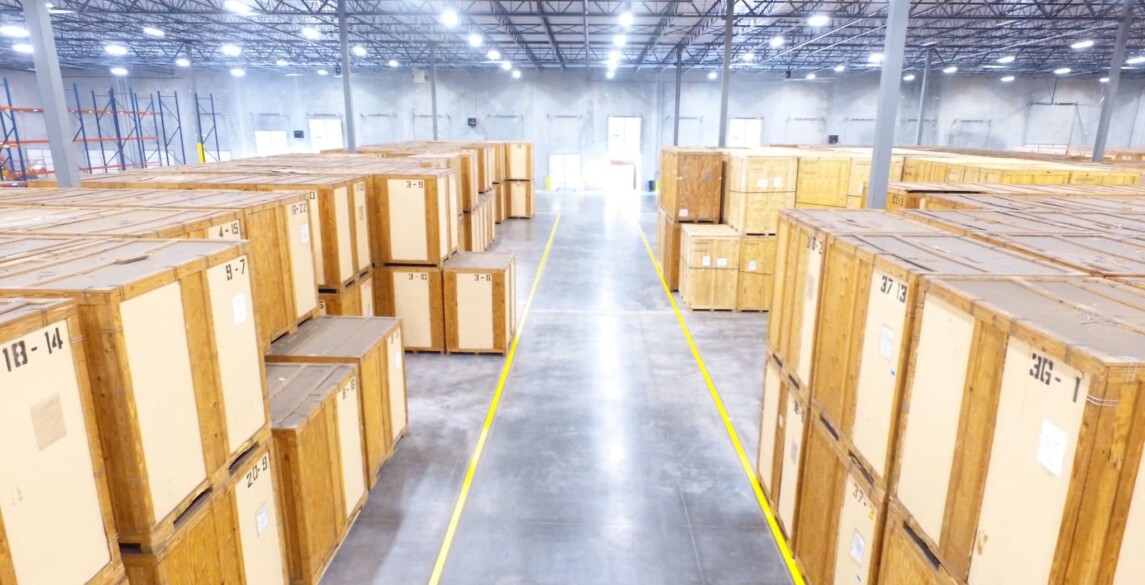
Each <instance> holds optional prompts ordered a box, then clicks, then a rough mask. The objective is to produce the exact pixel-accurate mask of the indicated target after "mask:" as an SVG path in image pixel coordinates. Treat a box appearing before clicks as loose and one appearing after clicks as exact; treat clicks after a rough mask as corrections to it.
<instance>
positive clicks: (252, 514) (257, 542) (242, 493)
mask: <svg viewBox="0 0 1145 585" xmlns="http://www.w3.org/2000/svg"><path fill="white" fill-rule="evenodd" d="M273 465H274V463H273V461H272V460H271V456H270V453H267V452H265V451H264V452H263V453H262V455H261V456H260V457H258V458H257V459H256V460H255V461H254V464H253V465H252V466H250V468H248V469H246V470H245V472H244V473H243V475H242V476H240V477H239V478H238V482H237V483H236V484H235V485H234V487H233V488H232V489H234V490H235V503H234V505H235V513H236V515H237V516H238V518H237V523H238V537H239V549H240V550H241V551H242V564H243V567H242V569H243V571H242V572H243V575H244V576H245V577H246V579H245V582H246V583H250V584H252V585H253V584H255V583H267V584H272V583H281V582H282V581H283V578H284V576H285V575H286V572H285V571H286V568H285V567H286V565H285V560H284V559H283V556H282V534H281V532H280V531H279V527H280V523H279V519H278V514H279V511H278V504H277V501H276V500H275V494H274V490H275V488H274V482H273V479H272V477H273V474H274V469H273ZM242 471H243V470H240V472H242Z"/></svg>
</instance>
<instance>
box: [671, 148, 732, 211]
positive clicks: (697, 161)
mask: <svg viewBox="0 0 1145 585" xmlns="http://www.w3.org/2000/svg"><path fill="white" fill-rule="evenodd" d="M723 176H724V154H723V153H722V152H721V151H717V150H703V149H682V148H665V149H664V150H663V151H661V155H660V207H662V208H663V209H665V210H667V211H668V212H669V213H670V214H671V215H672V217H674V218H676V219H677V220H678V221H683V222H718V221H720V212H721V211H722V208H723V204H722V196H723Z"/></svg>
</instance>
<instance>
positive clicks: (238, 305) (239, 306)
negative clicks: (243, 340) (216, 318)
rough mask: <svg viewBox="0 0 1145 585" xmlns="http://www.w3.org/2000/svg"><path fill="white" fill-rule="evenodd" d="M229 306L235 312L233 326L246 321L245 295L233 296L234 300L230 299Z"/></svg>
mask: <svg viewBox="0 0 1145 585" xmlns="http://www.w3.org/2000/svg"><path fill="white" fill-rule="evenodd" d="M231 305H233V308H234V311H235V325H238V324H239V323H242V322H243V321H246V295H235V298H233V299H231Z"/></svg>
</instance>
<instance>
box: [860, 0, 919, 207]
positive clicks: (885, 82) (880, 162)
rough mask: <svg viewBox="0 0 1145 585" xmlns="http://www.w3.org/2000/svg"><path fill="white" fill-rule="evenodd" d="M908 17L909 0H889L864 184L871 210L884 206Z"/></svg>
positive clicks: (868, 205) (893, 140)
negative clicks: (868, 173)
mask: <svg viewBox="0 0 1145 585" xmlns="http://www.w3.org/2000/svg"><path fill="white" fill-rule="evenodd" d="M909 19H910V0H890V9H889V10H888V14H887V37H886V42H885V43H884V46H883V72H882V77H881V78H880V79H879V102H878V109H877V110H875V148H874V152H872V153H871V178H870V181H869V182H868V183H867V184H868V185H869V188H868V189H867V191H868V193H867V207H870V208H872V209H883V208H885V207H886V206H887V184H888V182H889V180H890V174H891V152H892V150H893V149H894V143H895V122H897V121H898V107H899V90H900V88H901V87H902V62H903V53H904V52H905V49H906V27H907V21H908V20H909Z"/></svg>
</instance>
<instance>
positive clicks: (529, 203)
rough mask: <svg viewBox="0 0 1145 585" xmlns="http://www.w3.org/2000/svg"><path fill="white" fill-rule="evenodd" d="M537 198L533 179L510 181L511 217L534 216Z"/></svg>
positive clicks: (509, 200)
mask: <svg viewBox="0 0 1145 585" xmlns="http://www.w3.org/2000/svg"><path fill="white" fill-rule="evenodd" d="M535 198H536V195H535V193H534V187H533V182H532V181H509V194H508V202H509V217H517V218H530V217H533V207H534V205H535Z"/></svg>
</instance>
